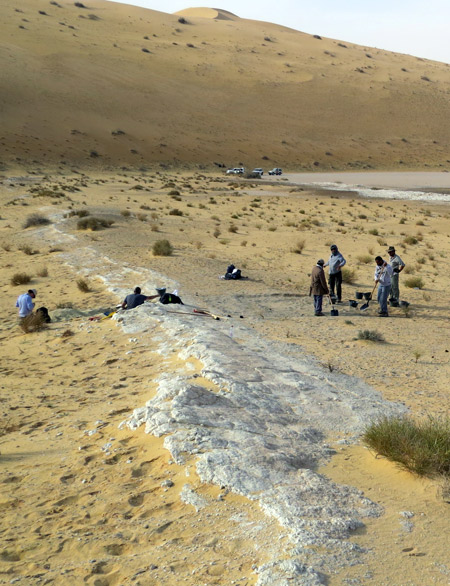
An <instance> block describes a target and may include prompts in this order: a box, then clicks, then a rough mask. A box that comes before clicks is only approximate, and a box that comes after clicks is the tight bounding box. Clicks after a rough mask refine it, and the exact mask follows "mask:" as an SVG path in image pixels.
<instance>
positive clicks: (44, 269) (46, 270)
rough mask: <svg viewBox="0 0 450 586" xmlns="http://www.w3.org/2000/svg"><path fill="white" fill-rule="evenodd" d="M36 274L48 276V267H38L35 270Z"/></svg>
mask: <svg viewBox="0 0 450 586" xmlns="http://www.w3.org/2000/svg"><path fill="white" fill-rule="evenodd" d="M37 276H38V277H48V268H47V267H42V268H41V269H39V270H38V272H37Z"/></svg>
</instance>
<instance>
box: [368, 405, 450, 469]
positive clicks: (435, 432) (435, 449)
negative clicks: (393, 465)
mask: <svg viewBox="0 0 450 586" xmlns="http://www.w3.org/2000/svg"><path fill="white" fill-rule="evenodd" d="M363 441H364V443H365V444H366V445H367V446H369V448H371V449H373V450H374V451H376V452H377V453H378V454H381V455H382V456H385V457H386V458H388V459H389V460H392V461H393V462H397V463H398V464H400V465H401V466H402V467H403V468H406V469H407V470H409V471H411V472H414V473H415V474H418V475H419V476H429V477H436V476H443V477H446V478H447V479H448V478H449V477H450V417H448V416H445V417H442V418H436V417H427V418H426V419H423V420H420V421H415V420H413V419H412V418H410V417H408V416H406V415H402V416H398V417H382V418H380V419H379V420H378V421H375V422H374V423H372V424H371V425H369V426H368V427H367V429H366V430H365V432H364V435H363Z"/></svg>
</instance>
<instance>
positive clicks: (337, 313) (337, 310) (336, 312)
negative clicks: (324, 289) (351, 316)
mask: <svg viewBox="0 0 450 586" xmlns="http://www.w3.org/2000/svg"><path fill="white" fill-rule="evenodd" d="M330 315H331V316H333V317H336V316H337V315H339V309H334V308H333V309H332V310H331V311H330Z"/></svg>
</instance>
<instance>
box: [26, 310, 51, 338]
mask: <svg viewBox="0 0 450 586" xmlns="http://www.w3.org/2000/svg"><path fill="white" fill-rule="evenodd" d="M20 327H21V328H22V330H23V331H24V332H25V333H26V334H30V333H32V332H39V331H40V330H44V329H45V328H46V327H47V324H46V322H45V318H44V316H43V315H42V313H30V315H27V316H26V317H24V318H22V319H21V320H20Z"/></svg>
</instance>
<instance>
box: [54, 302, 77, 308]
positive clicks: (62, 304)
mask: <svg viewBox="0 0 450 586" xmlns="http://www.w3.org/2000/svg"><path fill="white" fill-rule="evenodd" d="M56 309H73V303H72V302H71V301H60V302H59V303H57V304H56Z"/></svg>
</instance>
